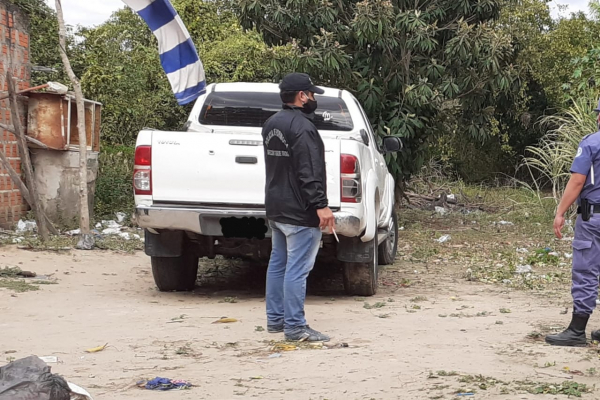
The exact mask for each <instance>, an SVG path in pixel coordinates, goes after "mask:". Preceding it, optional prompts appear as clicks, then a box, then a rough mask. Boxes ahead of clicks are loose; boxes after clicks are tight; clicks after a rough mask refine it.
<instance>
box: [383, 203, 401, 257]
mask: <svg viewBox="0 0 600 400" xmlns="http://www.w3.org/2000/svg"><path fill="white" fill-rule="evenodd" d="M397 252H398V215H397V214H396V211H395V210H394V211H392V224H391V225H390V227H389V228H388V236H387V238H385V240H384V241H383V243H381V244H380V245H379V265H392V264H393V263H394V261H395V260H396V253H397Z"/></svg>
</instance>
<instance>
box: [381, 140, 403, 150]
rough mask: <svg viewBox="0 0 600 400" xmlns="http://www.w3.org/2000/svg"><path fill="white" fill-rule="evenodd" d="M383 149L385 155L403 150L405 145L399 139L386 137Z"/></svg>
mask: <svg viewBox="0 0 600 400" xmlns="http://www.w3.org/2000/svg"><path fill="white" fill-rule="evenodd" d="M381 147H382V150H383V152H384V153H396V152H398V151H400V150H402V147H403V145H402V141H401V140H400V138H399V137H396V136H384V137H383V143H382V146H381Z"/></svg>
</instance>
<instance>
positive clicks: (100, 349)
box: [85, 343, 108, 353]
mask: <svg viewBox="0 0 600 400" xmlns="http://www.w3.org/2000/svg"><path fill="white" fill-rule="evenodd" d="M106 346H108V343H106V344H105V345H104V346H98V347H93V348H91V349H87V350H86V351H85V352H86V353H98V352H99V351H102V350H104V349H105V348H106Z"/></svg>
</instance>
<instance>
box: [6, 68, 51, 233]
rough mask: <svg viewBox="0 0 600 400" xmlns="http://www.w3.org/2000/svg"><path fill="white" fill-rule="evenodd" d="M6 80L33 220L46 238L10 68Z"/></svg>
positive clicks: (44, 220) (44, 222)
mask: <svg viewBox="0 0 600 400" xmlns="http://www.w3.org/2000/svg"><path fill="white" fill-rule="evenodd" d="M6 81H7V84H8V95H9V100H10V114H11V119H12V124H13V127H14V131H15V136H16V137H17V147H18V148H19V155H20V156H21V165H22V166H23V171H24V172H25V181H26V183H27V185H28V189H29V198H30V202H29V205H30V207H31V208H32V210H33V212H34V214H35V221H36V223H37V226H38V233H39V234H40V236H41V238H42V240H44V241H46V240H48V228H47V227H46V219H45V218H44V215H45V214H44V211H43V210H42V206H41V205H40V199H39V197H38V193H37V189H36V185H35V179H34V177H33V166H32V164H31V158H30V157H29V147H28V146H27V139H25V132H24V131H23V127H22V126H21V115H20V112H19V103H18V102H17V91H16V89H15V82H14V81H13V76H12V73H11V72H10V70H9V71H8V72H7V73H6Z"/></svg>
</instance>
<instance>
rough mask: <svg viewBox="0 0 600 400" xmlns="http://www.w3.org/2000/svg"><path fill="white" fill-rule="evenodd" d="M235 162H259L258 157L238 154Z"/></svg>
mask: <svg viewBox="0 0 600 400" xmlns="http://www.w3.org/2000/svg"><path fill="white" fill-rule="evenodd" d="M235 162H236V163H238V164H257V163H258V158H256V157H248V156H237V157H236V158H235Z"/></svg>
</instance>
